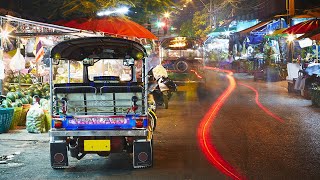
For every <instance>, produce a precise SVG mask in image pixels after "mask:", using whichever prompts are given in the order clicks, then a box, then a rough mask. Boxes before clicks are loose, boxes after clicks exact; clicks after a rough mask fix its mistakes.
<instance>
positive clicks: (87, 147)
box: [84, 140, 111, 151]
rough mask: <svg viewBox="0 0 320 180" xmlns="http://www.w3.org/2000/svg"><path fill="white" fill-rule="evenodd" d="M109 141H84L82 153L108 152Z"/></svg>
mask: <svg viewBox="0 0 320 180" xmlns="http://www.w3.org/2000/svg"><path fill="white" fill-rule="evenodd" d="M110 149H111V145H110V140H84V151H110Z"/></svg>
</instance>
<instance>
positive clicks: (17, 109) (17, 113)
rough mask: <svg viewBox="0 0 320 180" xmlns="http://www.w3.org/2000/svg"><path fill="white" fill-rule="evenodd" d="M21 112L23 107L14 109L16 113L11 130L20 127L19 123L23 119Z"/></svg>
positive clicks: (14, 113)
mask: <svg viewBox="0 0 320 180" xmlns="http://www.w3.org/2000/svg"><path fill="white" fill-rule="evenodd" d="M21 112H22V107H14V112H13V116H12V121H11V125H10V129H11V130H12V129H16V127H17V126H18V123H19V121H20V117H21Z"/></svg>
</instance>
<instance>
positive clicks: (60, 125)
mask: <svg viewBox="0 0 320 180" xmlns="http://www.w3.org/2000/svg"><path fill="white" fill-rule="evenodd" d="M53 127H54V128H56V129H60V128H62V121H59V120H55V121H54V124H53Z"/></svg>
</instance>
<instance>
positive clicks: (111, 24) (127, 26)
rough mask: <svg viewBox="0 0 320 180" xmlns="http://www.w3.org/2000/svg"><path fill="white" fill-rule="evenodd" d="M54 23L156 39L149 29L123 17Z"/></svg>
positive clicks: (119, 34)
mask: <svg viewBox="0 0 320 180" xmlns="http://www.w3.org/2000/svg"><path fill="white" fill-rule="evenodd" d="M55 24H57V25H62V26H66V27H71V28H77V29H82V30H88V31H96V32H104V33H107V34H111V35H118V36H125V37H137V38H146V39H158V38H157V37H156V36H155V35H154V34H152V33H151V32H150V31H149V30H147V29H146V28H144V27H143V26H141V25H139V24H138V23H136V22H134V21H131V20H129V19H127V18H125V17H115V16H107V17H103V18H97V19H87V18H81V19H75V20H71V21H64V20H63V21H58V22H56V23H55Z"/></svg>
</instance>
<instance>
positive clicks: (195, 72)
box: [190, 69, 202, 79]
mask: <svg viewBox="0 0 320 180" xmlns="http://www.w3.org/2000/svg"><path fill="white" fill-rule="evenodd" d="M190 71H191V72H193V73H194V74H195V75H196V76H197V77H198V78H199V79H202V76H200V75H199V73H198V72H197V71H195V70H193V69H191V70H190Z"/></svg>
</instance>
